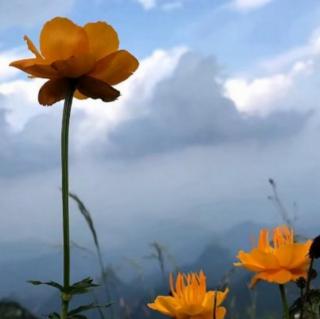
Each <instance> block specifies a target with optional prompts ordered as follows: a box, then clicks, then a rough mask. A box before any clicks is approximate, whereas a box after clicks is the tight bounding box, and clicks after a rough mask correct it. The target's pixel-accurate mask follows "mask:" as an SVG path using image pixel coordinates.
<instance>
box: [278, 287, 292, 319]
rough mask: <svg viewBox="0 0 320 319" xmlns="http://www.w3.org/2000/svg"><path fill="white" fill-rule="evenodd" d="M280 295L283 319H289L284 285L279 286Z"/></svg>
mask: <svg viewBox="0 0 320 319" xmlns="http://www.w3.org/2000/svg"><path fill="white" fill-rule="evenodd" d="M279 289H280V295H281V302H282V309H283V318H284V319H290V316H289V306H288V300H287V294H286V289H285V286H284V285H279Z"/></svg>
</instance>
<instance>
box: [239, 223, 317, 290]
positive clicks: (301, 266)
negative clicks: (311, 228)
mask: <svg viewBox="0 0 320 319" xmlns="http://www.w3.org/2000/svg"><path fill="white" fill-rule="evenodd" d="M311 243H312V241H311V240H308V241H306V242H303V243H298V242H295V240H294V232H293V230H292V229H290V228H288V227H287V226H280V227H277V228H275V229H274V230H273V242H272V243H270V242H269V231H268V230H267V229H263V230H261V231H260V236H259V242H258V246H257V247H255V248H253V249H252V250H251V251H250V252H248V253H246V252H244V251H242V250H241V251H239V253H238V256H237V258H238V259H239V260H240V262H238V263H235V266H240V267H244V268H246V269H248V270H250V271H252V272H255V273H256V275H255V276H254V277H253V279H252V281H251V286H254V285H255V284H256V283H257V281H259V280H265V281H268V282H272V283H277V284H285V283H287V282H289V281H295V280H297V279H298V278H300V277H304V278H306V276H307V269H308V265H309V263H310V258H309V256H308V252H309V248H310V246H311Z"/></svg>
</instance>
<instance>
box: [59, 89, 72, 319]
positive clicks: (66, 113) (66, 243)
mask: <svg viewBox="0 0 320 319" xmlns="http://www.w3.org/2000/svg"><path fill="white" fill-rule="evenodd" d="M73 94H74V88H73V87H70V88H69V91H68V94H67V96H66V98H65V101H64V107H63V116H62V128H61V172H62V174H61V175H62V213H63V287H64V289H68V288H69V287H70V231H69V175H68V162H69V161H68V157H69V154H68V153H69V123H70V115H71V106H72V98H73ZM69 301H70V298H69V296H68V295H67V294H63V295H62V310H61V319H67V316H68V308H69Z"/></svg>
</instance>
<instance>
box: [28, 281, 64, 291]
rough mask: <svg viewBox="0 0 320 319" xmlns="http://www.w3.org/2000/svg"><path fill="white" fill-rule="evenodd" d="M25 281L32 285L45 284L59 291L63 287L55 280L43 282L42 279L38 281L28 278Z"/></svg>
mask: <svg viewBox="0 0 320 319" xmlns="http://www.w3.org/2000/svg"><path fill="white" fill-rule="evenodd" d="M27 282H28V283H30V284H32V285H34V286H40V285H46V286H50V287H54V288H57V289H58V290H60V291H63V287H62V286H61V285H60V284H59V283H57V282H55V281H47V282H43V281H39V280H28V281H27Z"/></svg>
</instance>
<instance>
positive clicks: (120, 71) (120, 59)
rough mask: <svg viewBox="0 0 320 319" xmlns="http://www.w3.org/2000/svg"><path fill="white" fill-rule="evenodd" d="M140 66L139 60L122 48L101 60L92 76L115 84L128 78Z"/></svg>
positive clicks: (91, 73)
mask: <svg viewBox="0 0 320 319" xmlns="http://www.w3.org/2000/svg"><path fill="white" fill-rule="evenodd" d="M138 66H139V62H138V60H137V59H136V58H135V57H134V56H133V55H132V54H130V53H129V52H127V51H125V50H120V51H117V52H114V53H111V54H110V55H108V56H106V57H105V58H103V59H101V60H99V61H98V62H97V63H96V66H95V68H94V70H93V71H92V72H90V76H93V77H95V78H97V79H100V80H103V81H105V82H107V83H108V84H110V85H115V84H118V83H120V82H122V81H124V80H126V79H127V78H128V77H129V76H130V75H132V73H133V72H134V71H135V70H136V69H137V68H138Z"/></svg>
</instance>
